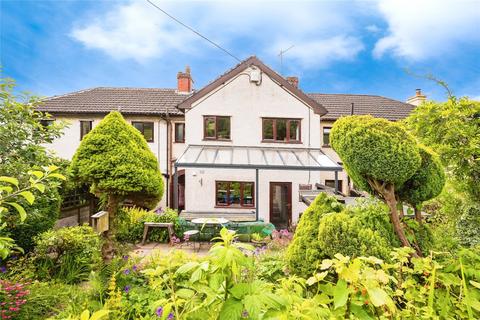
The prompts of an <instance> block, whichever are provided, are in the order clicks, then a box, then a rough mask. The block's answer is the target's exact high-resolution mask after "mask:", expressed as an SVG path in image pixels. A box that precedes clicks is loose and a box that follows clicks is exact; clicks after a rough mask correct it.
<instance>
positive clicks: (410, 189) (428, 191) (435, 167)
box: [397, 146, 445, 223]
mask: <svg viewBox="0 0 480 320" xmlns="http://www.w3.org/2000/svg"><path fill="white" fill-rule="evenodd" d="M419 152H420V156H421V157H422V163H421V165H420V167H419V168H418V170H417V171H416V172H415V174H414V175H413V176H412V177H410V179H408V180H407V181H406V182H405V183H404V184H403V185H402V186H401V187H400V188H399V189H398V190H397V195H398V197H399V198H400V200H402V201H405V202H406V203H408V204H410V205H411V206H412V207H413V208H415V218H416V220H417V221H418V222H419V223H421V222H422V218H421V214H420V213H421V211H420V205H421V204H422V203H423V202H424V201H427V200H430V199H433V198H435V197H436V196H438V195H439V194H440V193H441V192H442V189H443V187H444V185H445V172H444V170H443V166H442V164H441V162H440V159H439V158H438V156H437V155H436V154H434V153H433V151H431V150H429V149H427V148H426V147H424V146H419Z"/></svg>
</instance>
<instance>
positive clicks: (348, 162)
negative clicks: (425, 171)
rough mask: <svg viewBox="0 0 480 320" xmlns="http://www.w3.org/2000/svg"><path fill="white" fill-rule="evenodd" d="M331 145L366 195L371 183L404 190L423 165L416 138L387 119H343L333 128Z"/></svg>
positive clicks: (368, 117) (367, 117)
mask: <svg viewBox="0 0 480 320" xmlns="http://www.w3.org/2000/svg"><path fill="white" fill-rule="evenodd" d="M330 141H331V144H332V147H333V148H334V149H335V151H336V152H337V153H338V155H339V156H340V158H341V159H342V162H343V164H344V166H345V170H346V171H347V173H348V174H349V176H350V177H351V178H352V180H353V181H354V183H355V185H357V186H359V187H361V188H362V189H363V190H366V191H371V186H370V183H369V182H368V179H373V180H377V181H382V182H386V183H391V184H394V185H395V186H401V185H403V183H405V181H407V180H408V179H409V178H410V177H412V175H413V174H414V173H415V172H416V171H417V169H418V168H419V167H420V164H421V157H420V154H419V151H418V148H417V145H416V142H415V140H414V139H413V137H412V136H411V135H409V134H408V133H407V132H406V131H405V130H404V129H403V128H402V127H401V126H400V125H399V124H397V123H393V122H390V121H388V120H385V119H379V118H373V117H372V116H349V117H342V118H340V119H339V120H337V121H336V122H335V125H334V126H333V128H332V132H331V133H330Z"/></svg>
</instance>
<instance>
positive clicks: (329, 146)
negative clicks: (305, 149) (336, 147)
mask: <svg viewBox="0 0 480 320" xmlns="http://www.w3.org/2000/svg"><path fill="white" fill-rule="evenodd" d="M331 147H332V146H331V145H329V144H324V145H323V146H322V148H331Z"/></svg>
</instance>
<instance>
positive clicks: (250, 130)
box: [185, 70, 321, 222]
mask: <svg viewBox="0 0 480 320" xmlns="http://www.w3.org/2000/svg"><path fill="white" fill-rule="evenodd" d="M205 115H216V116H230V117H231V119H230V121H231V123H230V128H231V130H230V135H231V141H211V140H204V139H203V138H204V137H203V134H204V124H203V116H205ZM263 117H278V118H298V119H301V140H302V141H301V142H302V143H299V144H290V143H262V142H261V140H262V118H263ZM185 122H186V144H187V145H189V144H200V145H208V144H210V145H233V146H235V145H236V146H261V147H288V148H305V147H311V148H320V143H321V141H320V117H319V115H317V114H315V113H314V112H313V110H312V109H311V108H309V107H308V106H306V105H305V104H304V103H303V102H301V101H300V100H298V99H297V98H296V97H294V96H293V95H292V94H290V93H289V92H287V91H286V90H285V89H283V88H282V87H280V86H279V85H278V84H276V83H275V82H274V81H272V80H271V79H270V78H269V77H268V76H266V75H265V74H262V83H261V85H260V86H257V85H256V84H254V83H251V82H250V81H249V76H248V70H247V72H244V73H242V74H240V75H238V76H237V77H236V78H234V79H232V80H231V81H229V82H227V83H226V84H225V85H224V86H222V87H220V88H219V89H217V90H216V91H215V92H214V93H211V94H209V95H208V96H207V97H205V98H203V99H202V100H201V101H198V102H196V103H195V105H194V107H193V108H192V109H191V110H189V111H187V112H186V115H185ZM185 174H186V176H185V182H186V183H185V205H186V207H185V211H187V212H243V213H248V212H254V211H255V208H216V207H215V181H222V180H223V181H252V182H255V170H253V169H251V170H243V169H242V170H240V169H197V168H195V169H191V168H189V169H186V170H185ZM270 182H291V183H292V220H293V222H296V221H297V220H298V216H299V214H300V213H301V212H303V211H304V209H305V208H306V206H305V204H304V203H302V202H300V201H299V193H298V187H299V184H306V183H311V184H315V183H316V182H320V173H319V172H318V171H312V172H310V173H309V172H308V171H285V170H260V174H259V198H260V199H255V201H258V200H259V201H258V205H259V217H260V218H263V219H264V220H265V221H269V215H270V207H269V206H270V189H269V188H270Z"/></svg>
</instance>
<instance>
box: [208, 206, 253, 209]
mask: <svg viewBox="0 0 480 320" xmlns="http://www.w3.org/2000/svg"><path fill="white" fill-rule="evenodd" d="M214 208H215V209H246V210H252V209H255V206H250V207H246V206H243V207H242V206H214Z"/></svg>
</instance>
